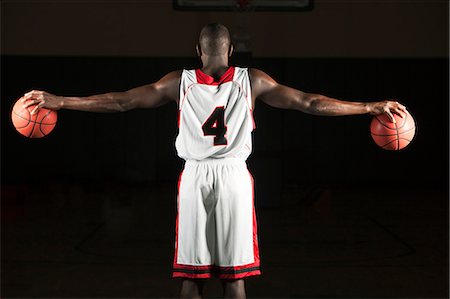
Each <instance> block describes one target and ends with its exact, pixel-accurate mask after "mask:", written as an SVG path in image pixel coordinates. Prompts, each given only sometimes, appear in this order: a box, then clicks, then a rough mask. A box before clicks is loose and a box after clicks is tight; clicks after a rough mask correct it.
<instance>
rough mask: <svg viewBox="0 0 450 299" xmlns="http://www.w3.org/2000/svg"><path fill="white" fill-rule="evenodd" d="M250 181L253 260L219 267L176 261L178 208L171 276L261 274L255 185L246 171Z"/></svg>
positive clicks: (197, 276)
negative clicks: (239, 264)
mask: <svg viewBox="0 0 450 299" xmlns="http://www.w3.org/2000/svg"><path fill="white" fill-rule="evenodd" d="M248 174H249V176H250V179H251V181H252V204H253V256H254V262H253V263H251V264H247V265H241V266H234V267H221V266H216V265H205V266H192V265H183V264H178V263H177V256H178V210H177V222H176V223H177V224H176V234H177V236H176V242H175V259H174V262H173V273H172V277H174V278H175V277H184V278H211V277H218V278H220V279H239V278H244V277H249V276H256V275H261V270H260V258H259V248H258V235H257V232H258V231H257V223H256V212H255V189H254V188H255V186H254V181H253V176H252V174H251V173H250V171H249V172H248ZM180 181H181V175H180V179H179V181H178V194H179V192H180Z"/></svg>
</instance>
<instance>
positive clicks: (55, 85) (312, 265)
mask: <svg viewBox="0 0 450 299" xmlns="http://www.w3.org/2000/svg"><path fill="white" fill-rule="evenodd" d="M1 15H2V31H1V34H2V55H1V209H2V214H1V215H2V222H1V224H2V231H1V232H2V235H1V238H2V239H1V240H2V265H1V274H2V275H1V277H2V289H1V292H2V297H3V298H23V297H37V298H74V297H78V298H100V297H102V298H119V297H120V298H138V297H139V298H142V297H152V298H153V297H156V298H161V297H176V295H177V293H178V287H179V284H178V281H176V280H173V279H171V277H170V274H171V272H170V265H171V259H172V256H173V255H172V254H173V242H174V221H175V213H176V182H177V179H178V175H179V173H180V171H181V169H182V166H183V161H182V160H180V159H179V158H178V157H177V156H176V152H175V148H174V140H175V137H176V134H177V125H176V121H177V107H176V104H175V103H170V104H167V105H165V106H163V107H159V108H156V109H147V110H134V111H129V112H125V113H112V114H95V113H86V112H78V111H69V110H60V111H59V112H58V123H57V126H56V128H55V130H54V131H53V132H52V133H51V134H50V135H49V136H47V137H45V138H41V139H27V138H25V137H23V136H21V135H19V134H18V133H17V132H16V131H15V130H14V128H13V127H12V124H11V122H10V112H11V107H12V105H13V103H14V102H15V101H16V100H17V99H18V98H19V97H21V96H22V95H23V94H24V93H25V92H27V91H29V90H31V89H39V90H46V91H48V92H51V93H54V94H57V95H65V96H87V95H93V94H100V93H105V92H109V91H122V90H127V89H129V88H132V87H135V86H139V85H143V84H148V83H151V82H154V81H155V80H158V79H159V78H160V77H161V76H163V75H164V74H166V73H167V72H170V71H172V70H176V69H181V68H190V67H198V66H199V61H198V59H197V58H196V57H195V54H194V51H193V49H194V45H195V39H196V37H197V34H198V31H199V30H200V28H201V27H202V26H203V25H204V24H206V23H209V22H213V21H219V22H222V23H224V24H225V25H227V26H228V27H229V28H230V29H231V32H232V33H233V32H236V30H237V28H238V27H239V24H240V25H243V24H244V27H246V28H247V29H246V30H247V31H248V33H249V34H250V37H251V39H250V45H251V47H250V50H251V51H252V54H253V55H252V56H249V55H243V54H242V53H241V54H239V53H237V55H236V56H235V57H234V58H232V63H236V64H238V65H243V66H249V67H256V68H260V69H262V70H264V71H265V72H267V73H268V74H270V75H271V76H272V77H273V78H274V79H276V80H277V81H279V82H280V83H283V84H286V85H289V86H292V87H295V88H298V89H300V90H303V91H306V92H314V93H321V94H324V95H327V96H330V97H335V98H338V99H345V100H355V101H377V100H385V99H390V98H393V99H398V100H399V101H400V102H401V103H403V104H404V105H406V106H407V108H408V110H409V111H410V112H411V114H412V115H413V116H414V118H415V121H416V126H417V129H416V136H415V139H414V140H413V142H412V143H411V144H410V145H409V146H408V147H407V148H405V149H404V150H401V151H398V152H391V151H385V150H382V149H380V148H379V147H377V146H376V145H375V143H374V142H373V141H372V139H371V137H370V132H369V126H370V121H371V117H370V116H367V115H360V116H345V117H319V116H311V115H307V114H303V113H300V112H296V111H287V110H280V109H275V108H271V107H268V106H267V105H265V104H263V103H257V105H256V108H255V111H254V113H255V121H256V127H257V128H256V131H255V132H254V140H253V142H254V152H253V154H252V155H251V156H250V158H249V160H248V163H249V168H250V170H251V172H252V173H253V175H254V177H255V184H256V185H255V186H256V208H257V215H258V227H259V240H260V250H261V258H262V267H263V268H262V269H263V275H262V276H261V277H260V278H255V279H249V280H248V282H247V290H248V295H249V298H251V297H258V298H265V297H272V298H275V297H276V298H286V297H290V298H312V297H314V298H317V297H322V298H323V297H328V298H372V297H377V298H448V180H449V176H448V165H449V163H448V162H449V161H448V155H449V152H448V136H449V135H448V133H449V132H448V130H449V119H448V115H449V106H448V105H449V69H448V3H447V1H427V2H417V1H390V2H389V1H386V2H383V1H377V2H367V1H366V2H364V4H360V3H357V2H345V4H342V3H340V2H331V1H321V0H317V1H315V5H314V9H313V10H312V11H311V12H301V13H296V12H286V13H270V12H266V13H250V14H248V15H245V16H244V17H243V16H242V15H237V14H236V13H215V12H202V13H199V12H175V11H173V9H172V6H171V3H170V1H149V2H148V1H147V2H132V3H130V4H127V3H122V2H116V1H110V2H106V3H105V2H103V3H102V2H92V3H91V2H89V3H87V2H83V1H71V2H39V1H37V2H26V1H2V11H1ZM324 285H326V286H327V287H324ZM219 289H220V286H219V284H214V282H212V287H211V288H210V289H208V290H207V294H209V296H213V295H214V296H220V294H221V293H220V290H219Z"/></svg>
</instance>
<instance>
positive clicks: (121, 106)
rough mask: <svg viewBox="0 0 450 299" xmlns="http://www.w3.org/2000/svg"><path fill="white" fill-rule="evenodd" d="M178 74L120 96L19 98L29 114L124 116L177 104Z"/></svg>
mask: <svg viewBox="0 0 450 299" xmlns="http://www.w3.org/2000/svg"><path fill="white" fill-rule="evenodd" d="M180 74H181V71H173V72H171V73H168V74H167V75H165V76H164V77H162V78H161V79H160V80H158V81H157V82H154V83H151V84H147V85H143V86H139V87H136V88H132V89H130V90H127V91H123V92H108V93H104V94H99V95H92V96H88V97H63V96H57V95H53V94H51V93H48V92H45V91H40V90H32V91H30V92H28V93H26V94H25V95H24V96H23V97H22V102H23V103H24V106H25V107H28V106H31V105H35V104H36V107H35V108H34V109H33V111H32V112H31V114H34V113H36V111H37V110H38V109H39V108H42V107H44V108H48V109H52V110H59V109H71V110H80V111H89V112H105V113H107V112H124V111H128V110H132V109H137V108H154V107H158V106H161V105H164V104H166V103H168V102H171V101H177V99H178V89H179V84H180Z"/></svg>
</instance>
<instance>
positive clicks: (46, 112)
mask: <svg viewBox="0 0 450 299" xmlns="http://www.w3.org/2000/svg"><path fill="white" fill-rule="evenodd" d="M23 105H24V103H23V102H22V101H21V99H19V100H17V101H16V103H15V104H14V106H13V108H12V111H11V120H12V123H13V125H14V128H16V130H17V132H19V133H20V134H22V135H23V136H25V137H28V138H41V137H44V136H47V135H48V134H50V132H51V131H53V129H54V128H55V125H56V121H57V119H58V114H57V112H56V111H54V110H50V109H47V108H39V109H38V110H37V112H36V113H34V114H31V112H32V111H33V109H34V108H35V107H36V105H31V106H28V107H26V108H24V107H23Z"/></svg>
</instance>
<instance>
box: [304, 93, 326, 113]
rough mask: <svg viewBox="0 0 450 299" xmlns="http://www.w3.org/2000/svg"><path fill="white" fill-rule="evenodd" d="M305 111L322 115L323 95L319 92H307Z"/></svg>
mask: <svg viewBox="0 0 450 299" xmlns="http://www.w3.org/2000/svg"><path fill="white" fill-rule="evenodd" d="M304 97H305V99H304V103H305V105H304V106H305V107H304V111H305V112H306V113H309V114H314V115H321V114H322V110H323V108H324V107H323V105H322V96H321V95H319V94H311V93H308V94H305V96H304Z"/></svg>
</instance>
